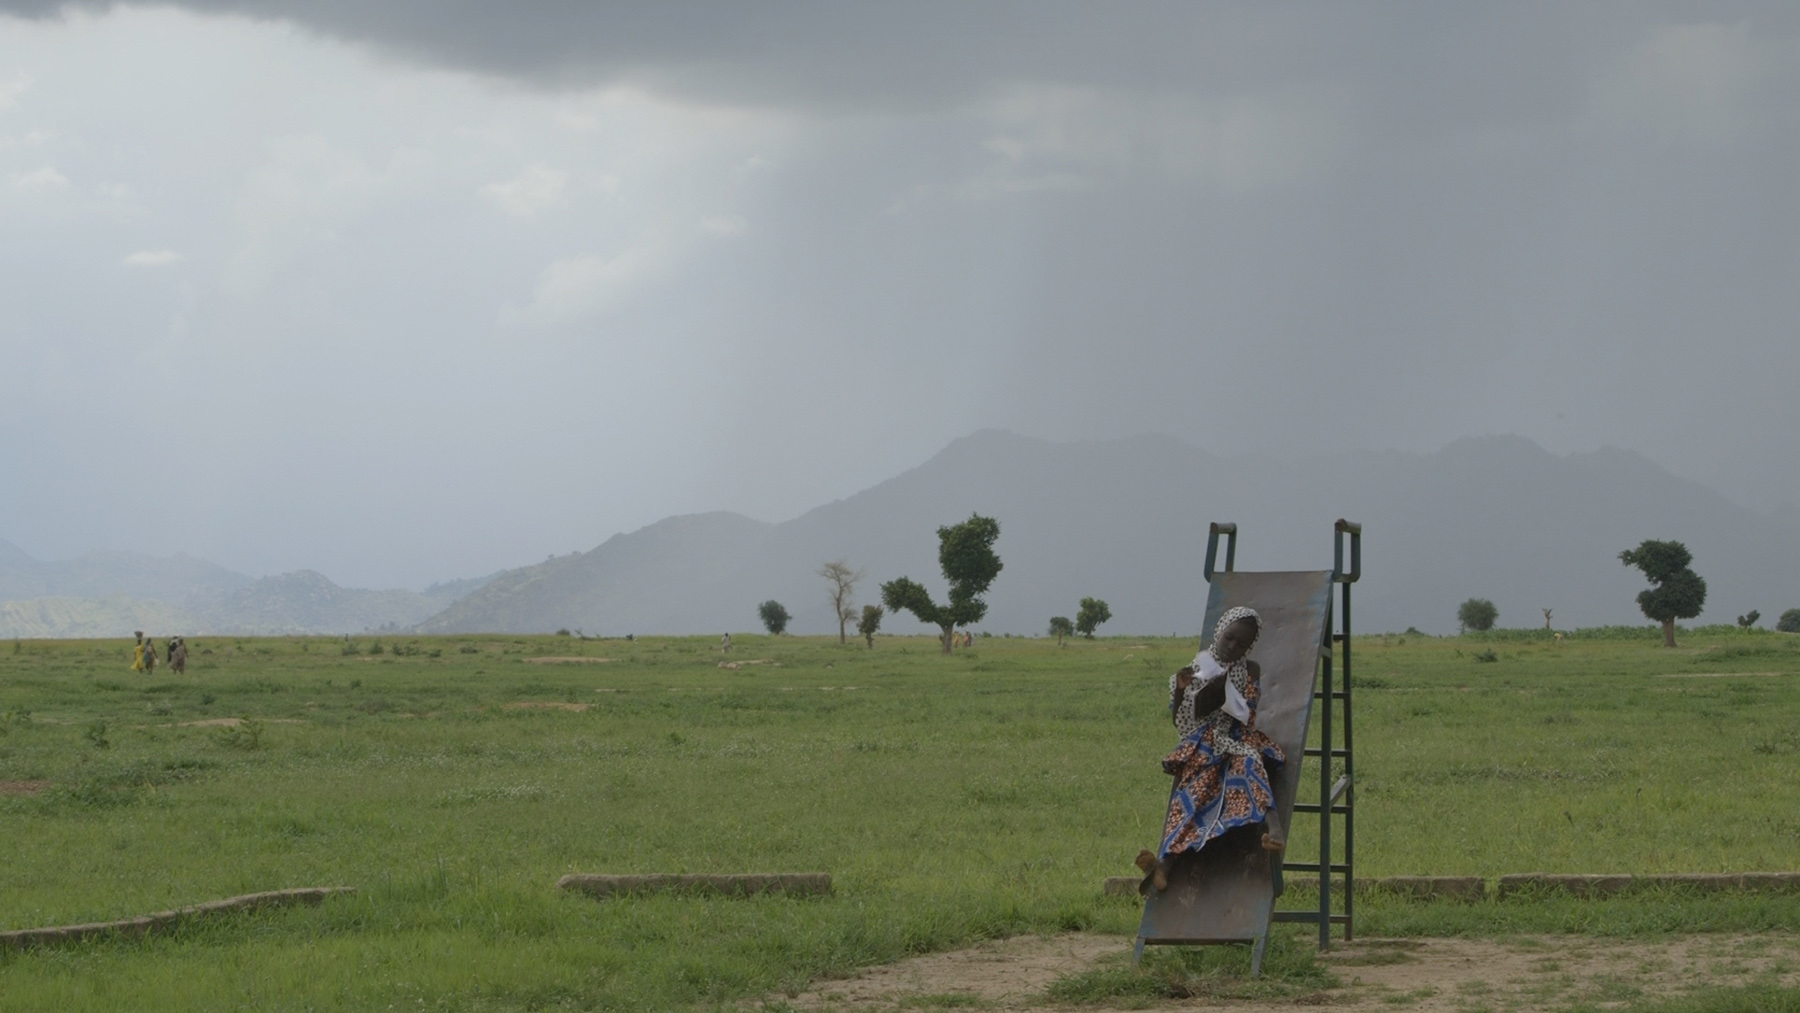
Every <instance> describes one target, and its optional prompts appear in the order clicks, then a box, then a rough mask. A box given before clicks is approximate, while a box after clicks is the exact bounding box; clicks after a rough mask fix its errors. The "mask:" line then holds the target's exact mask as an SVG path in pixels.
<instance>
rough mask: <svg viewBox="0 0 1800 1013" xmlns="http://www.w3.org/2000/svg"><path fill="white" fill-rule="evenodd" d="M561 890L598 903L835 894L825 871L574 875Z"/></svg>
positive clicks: (561, 882) (560, 884)
mask: <svg viewBox="0 0 1800 1013" xmlns="http://www.w3.org/2000/svg"><path fill="white" fill-rule="evenodd" d="M556 886H557V889H560V890H571V891H574V892H576V893H585V894H587V895H588V896H590V897H593V898H595V899H597V900H604V899H606V898H608V897H617V896H622V895H625V894H635V893H717V894H724V895H726V896H728V897H749V896H754V895H757V894H784V895H787V896H802V897H804V896H813V895H818V894H828V893H830V892H831V875H830V874H829V873H824V872H773V873H752V874H748V875H737V876H703V875H692V876H689V875H672V874H664V873H654V874H650V875H644V876H602V875H590V874H586V873H570V874H569V875H567V876H564V877H563V878H561V879H559V880H557V881H556Z"/></svg>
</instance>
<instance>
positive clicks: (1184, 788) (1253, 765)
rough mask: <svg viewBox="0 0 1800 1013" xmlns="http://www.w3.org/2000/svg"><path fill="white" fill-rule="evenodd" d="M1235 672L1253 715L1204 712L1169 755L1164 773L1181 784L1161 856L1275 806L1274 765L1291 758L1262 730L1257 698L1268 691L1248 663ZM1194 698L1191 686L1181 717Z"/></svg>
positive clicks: (1193, 846)
mask: <svg viewBox="0 0 1800 1013" xmlns="http://www.w3.org/2000/svg"><path fill="white" fill-rule="evenodd" d="M1238 664H1239V665H1241V664H1243V663H1242V662H1239V663H1238ZM1237 667H1238V666H1237V665H1233V666H1232V668H1233V669H1236V668H1237ZM1232 677H1234V678H1233V682H1234V685H1235V686H1236V688H1237V689H1238V691H1239V692H1240V693H1241V694H1242V696H1243V698H1244V701H1245V702H1246V703H1247V704H1249V711H1250V716H1249V719H1248V720H1246V721H1240V720H1238V719H1237V718H1236V717H1233V716H1232V715H1231V714H1229V713H1227V711H1226V710H1225V709H1224V708H1220V709H1219V710H1216V711H1213V712H1212V713H1211V714H1208V715H1205V716H1204V717H1199V718H1198V720H1197V722H1195V723H1193V726H1192V730H1191V731H1187V733H1186V734H1184V735H1183V736H1182V737H1181V744H1180V745H1178V746H1176V747H1175V751H1174V752H1172V753H1170V754H1169V755H1168V756H1166V757H1164V758H1163V762H1162V766H1163V772H1164V773H1167V774H1170V775H1173V776H1174V778H1175V788H1174V791H1172V792H1171V793H1170V795H1169V816H1168V819H1166V820H1165V821H1164V822H1163V839H1162V845H1161V846H1160V847H1159V848H1158V849H1157V852H1156V857H1158V858H1168V857H1170V856H1173V855H1178V854H1180V853H1182V852H1184V851H1198V850H1200V848H1201V847H1202V846H1204V845H1205V844H1206V842H1208V841H1210V840H1212V839H1213V838H1215V837H1218V836H1219V835H1220V834H1223V833H1224V832H1225V831H1227V830H1230V829H1232V828H1234V827H1242V826H1252V825H1254V824H1257V823H1261V822H1263V821H1264V820H1265V819H1267V818H1268V814H1269V812H1270V811H1271V810H1273V809H1274V808H1275V793H1274V790H1273V789H1272V788H1271V787H1270V785H1269V770H1270V769H1271V768H1275V767H1279V766H1281V764H1282V763H1283V762H1285V761H1286V758H1287V757H1286V755H1285V754H1283V753H1282V751H1281V747H1280V746H1278V745H1276V744H1275V741H1274V740H1273V739H1271V738H1269V737H1268V736H1267V735H1264V734H1263V733H1262V732H1259V731H1257V730H1256V702H1257V699H1258V698H1259V697H1261V696H1262V688H1261V686H1260V685H1259V681H1258V679H1257V678H1256V677H1255V676H1252V675H1250V674H1249V672H1248V666H1245V669H1244V671H1243V673H1242V674H1239V673H1238V672H1237V671H1233V673H1232ZM1192 700H1193V693H1192V691H1190V692H1189V694H1188V695H1187V696H1186V697H1185V698H1183V699H1182V700H1181V702H1180V703H1179V704H1178V705H1177V716H1178V718H1179V717H1182V716H1183V715H1181V713H1180V712H1181V710H1183V709H1187V708H1191V707H1192V706H1193V704H1192ZM1188 713H1189V714H1192V711H1191V710H1189V711H1188ZM1190 720H1191V719H1190ZM1187 724H1189V722H1188V721H1178V725H1187ZM1184 730H1185V729H1184Z"/></svg>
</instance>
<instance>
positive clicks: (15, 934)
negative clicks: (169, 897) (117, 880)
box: [0, 886, 356, 950]
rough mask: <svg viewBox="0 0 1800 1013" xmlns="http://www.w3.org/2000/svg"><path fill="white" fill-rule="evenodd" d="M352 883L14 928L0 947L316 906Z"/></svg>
mask: <svg viewBox="0 0 1800 1013" xmlns="http://www.w3.org/2000/svg"><path fill="white" fill-rule="evenodd" d="M355 892H356V887H354V886H304V887H298V888H296V889H292V890H270V891H267V892H265V893H247V894H244V895H242V896H239V897H227V898H225V899H224V900H212V901H207V902H206V903H204V904H195V905H193V906H192V907H181V908H176V909H175V910H173V911H158V912H156V913H155V914H147V915H144V916H143V917H141V918H125V919H121V920H119V921H116V922H89V923H87V924H85V925H55V926H51V927H49V928H42V929H15V930H13V931H11V932H0V950H23V949H26V948H28V947H32V946H46V945H52V944H56V943H75V942H80V941H81V940H83V939H91V938H94V937H95V936H106V935H117V936H126V937H137V936H146V935H149V934H150V933H152V932H158V931H163V930H166V929H170V928H173V927H174V926H176V925H177V924H180V923H181V922H185V921H191V920H194V919H199V918H208V917H211V916H213V915H219V914H225V913H227V912H231V911H260V910H262V909H264V908H276V907H291V906H292V905H295V904H307V905H312V906H317V905H318V904H320V903H322V902H323V901H324V900H325V898H327V897H332V896H337V895H340V894H347V893H355Z"/></svg>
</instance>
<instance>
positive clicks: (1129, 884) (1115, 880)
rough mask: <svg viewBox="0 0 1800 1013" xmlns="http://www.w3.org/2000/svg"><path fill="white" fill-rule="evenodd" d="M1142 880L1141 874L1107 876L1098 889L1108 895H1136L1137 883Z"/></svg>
mask: <svg viewBox="0 0 1800 1013" xmlns="http://www.w3.org/2000/svg"><path fill="white" fill-rule="evenodd" d="M1143 881H1144V877H1142V876H1108V877H1106V882H1104V883H1102V884H1101V886H1100V889H1101V892H1102V893H1104V894H1106V895H1107V896H1108V897H1136V896H1137V895H1138V884H1139V883H1142V882H1143Z"/></svg>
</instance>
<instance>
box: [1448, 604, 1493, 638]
mask: <svg viewBox="0 0 1800 1013" xmlns="http://www.w3.org/2000/svg"><path fill="white" fill-rule="evenodd" d="M1499 618H1500V610H1499V609H1497V608H1495V607H1494V603H1493V602H1491V601H1488V600H1487V599H1486V598H1470V599H1469V600H1468V601H1466V602H1463V603H1462V604H1461V605H1458V606H1457V607H1456V621H1457V622H1459V623H1461V624H1462V628H1463V632H1464V633H1467V632H1468V631H1470V630H1491V629H1493V628H1494V620H1496V619H1499Z"/></svg>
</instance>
